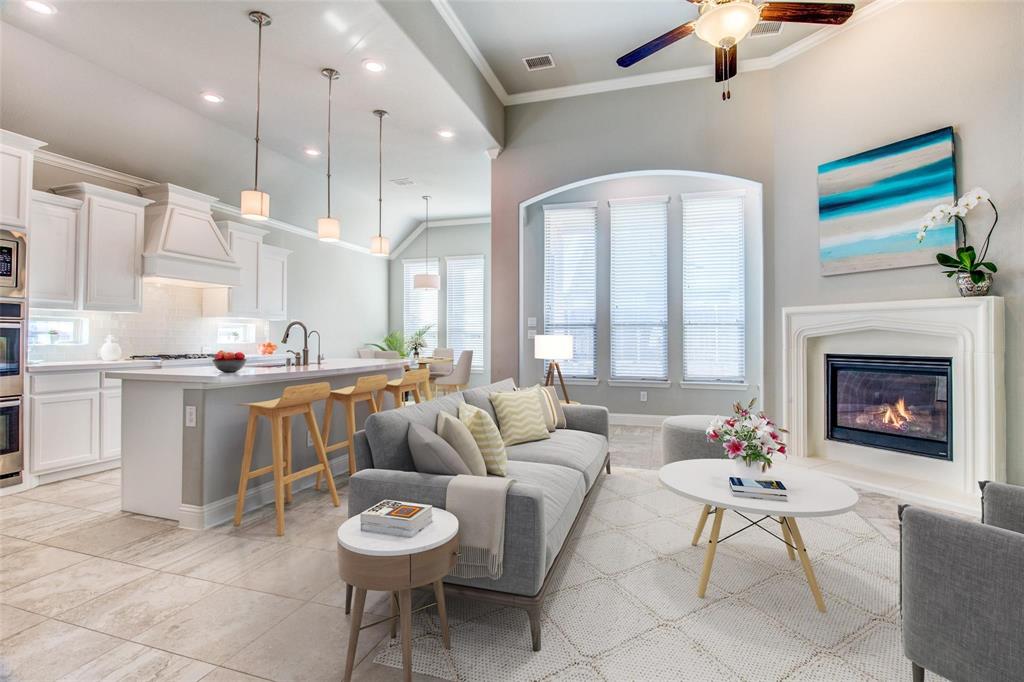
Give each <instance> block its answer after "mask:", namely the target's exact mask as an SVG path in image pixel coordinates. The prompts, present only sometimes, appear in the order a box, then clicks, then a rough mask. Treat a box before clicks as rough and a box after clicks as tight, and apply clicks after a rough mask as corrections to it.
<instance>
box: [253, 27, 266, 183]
mask: <svg viewBox="0 0 1024 682" xmlns="http://www.w3.org/2000/svg"><path fill="white" fill-rule="evenodd" d="M256 25H257V27H258V28H257V38H256V165H255V171H254V173H253V179H252V188H253V189H254V190H258V189H259V187H260V86H261V84H262V81H263V19H262V17H261V18H260V20H259V21H258V22H257V23H256Z"/></svg>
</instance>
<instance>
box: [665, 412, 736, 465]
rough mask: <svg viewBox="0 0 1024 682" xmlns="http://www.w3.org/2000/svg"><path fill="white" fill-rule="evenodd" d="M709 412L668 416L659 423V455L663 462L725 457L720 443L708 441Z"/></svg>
mask: <svg viewBox="0 0 1024 682" xmlns="http://www.w3.org/2000/svg"><path fill="white" fill-rule="evenodd" d="M712 419H714V415H710V414H684V415H680V416H678V417H669V418H668V419H666V420H665V421H663V422H662V423H661V456H662V458H663V460H664V463H665V464H669V463H670V462H679V461H681V460H684V459H714V458H720V457H725V451H724V450H723V449H722V445H721V443H709V442H708V437H707V433H706V432H707V428H708V424H710V423H711V420H712Z"/></svg>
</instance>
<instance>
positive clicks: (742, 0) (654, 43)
mask: <svg viewBox="0 0 1024 682" xmlns="http://www.w3.org/2000/svg"><path fill="white" fill-rule="evenodd" d="M689 2H691V3H693V4H695V5H699V6H700V16H699V17H697V18H696V19H694V20H693V21H688V22H686V23H685V24H682V25H680V26H676V27H675V28H674V29H672V30H671V31H669V32H668V33H664V34H662V35H660V36H658V37H657V38H655V39H654V40H651V41H650V42H647V43H644V44H643V45H641V46H640V47H638V48H636V49H635V50H633V51H632V52H627V53H626V54H624V55H622V56H621V57H619V58H618V59H617V60H615V61H616V63H617V64H618V65H619V66H621V67H622V68H627V67H630V66H632V65H633V64H636V63H637V62H638V61H640V60H641V59H645V58H647V57H650V56H651V55H652V54H654V53H655V52H657V51H658V50H661V49H662V48H665V47H668V46H669V45H671V44H672V43H674V42H676V41H677V40H681V39H682V38H685V37H686V36H688V35H690V34H691V33H696V34H697V37H698V38H700V39H701V40H703V41H704V42H706V43H708V44H709V45H711V46H712V47H714V48H715V82H716V83H720V82H723V81H724V83H725V84H724V85H723V90H722V99H723V100H726V99H731V97H732V92H731V91H730V90H729V83H728V82H729V79H730V78H732V77H733V76H735V75H736V43H738V42H740V41H741V40H743V39H744V38H745V37H747V34H749V33H750V31H751V30H752V29H753V28H754V26H756V25H757V23H758V22H759V21H784V22H795V23H801V24H832V25H838V24H842V23H845V22H846V20H847V19H849V18H850V16H851V15H852V14H853V10H854V6H853V4H852V3H831V2H771V1H769V2H763V3H761V4H754V2H753V0H689Z"/></svg>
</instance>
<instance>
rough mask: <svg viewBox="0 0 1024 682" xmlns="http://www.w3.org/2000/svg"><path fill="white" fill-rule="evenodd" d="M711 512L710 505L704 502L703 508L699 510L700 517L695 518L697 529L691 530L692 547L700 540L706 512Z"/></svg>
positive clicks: (706, 515) (706, 517)
mask: <svg viewBox="0 0 1024 682" xmlns="http://www.w3.org/2000/svg"><path fill="white" fill-rule="evenodd" d="M710 512H711V505H710V504H705V505H704V508H703V509H701V510H700V518H699V519H697V530H695V531H693V541H692V542H691V543H690V544H691V545H693V546H694V547H696V546H697V543H698V542H700V536H701V533H703V532H704V524H705V523H707V521H708V514H709V513H710Z"/></svg>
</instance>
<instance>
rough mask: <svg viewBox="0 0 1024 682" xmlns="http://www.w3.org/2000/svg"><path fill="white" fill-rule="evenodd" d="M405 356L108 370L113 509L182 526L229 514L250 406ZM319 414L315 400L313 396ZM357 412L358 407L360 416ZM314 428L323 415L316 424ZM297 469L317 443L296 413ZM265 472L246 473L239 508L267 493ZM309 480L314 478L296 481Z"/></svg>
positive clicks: (264, 460) (399, 364)
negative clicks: (113, 394) (116, 498)
mask: <svg viewBox="0 0 1024 682" xmlns="http://www.w3.org/2000/svg"><path fill="white" fill-rule="evenodd" d="M405 368H406V361H405V360H391V359H366V360H364V359H347V358H346V359H336V360H324V361H323V362H322V363H320V364H311V365H309V366H308V367H303V366H298V367H286V366H281V365H278V366H254V367H248V366H247V367H244V368H242V369H241V370H240V371H238V372H237V373H235V374H224V373H222V372H220V371H219V370H218V369H217V368H216V367H214V366H213V365H212V363H211V364H209V365H203V366H199V367H169V368H154V369H133V370H127V369H126V370H123V371H112V372H111V371H108V372H107V376H108V377H109V378H111V379H120V380H121V390H122V408H121V479H122V483H121V509H122V510H123V511H129V512H135V513H137V514H146V515H148V516H156V517H160V518H165V519H172V520H175V521H178V522H179V524H180V525H181V526H182V527H183V528H194V529H201V528H209V527H210V526H214V525H217V524H219V523H222V522H224V521H226V520H228V519H230V518H231V515H232V513H233V511H234V505H235V499H236V497H237V491H238V477H239V471H240V469H241V464H242V448H243V445H244V441H245V425H246V420H247V418H248V409H247V408H245V407H243V404H244V403H251V402H257V401H261V400H271V399H274V398H277V397H279V396H280V395H281V392H282V391H283V390H284V389H285V387H287V386H290V385H295V384H306V383H315V382H320V381H326V382H329V383H330V384H331V387H332V388H342V387H344V386H350V385H352V384H354V383H355V381H356V379H357V378H358V377H360V376H365V375H369V374H386V375H387V376H388V377H389V378H392V379H394V378H398V377H400V376H401V375H402V372H403V371H404V370H405ZM314 409H315V410H316V413H317V422H318V423H320V422H321V421H322V415H323V406H322V405H317V406H314ZM364 418H365V412H363V413H362V414H359V413H357V415H356V419H357V423H358V424H362V420H363V419H364ZM265 421H266V420H262V419H261V420H260V422H261V423H260V425H259V430H258V431H257V435H256V449H255V451H254V455H253V464H254V466H262V465H264V464H269V463H270V458H271V451H270V434H269V431H270V425H269V424H267V423H264V422H265ZM320 425H321V428H322V423H321V424H320ZM292 430H293V431H292V451H293V458H294V468H295V470H299V469H302V468H304V467H306V466H309V465H312V464H313V463H314V462H315V457H316V455H315V453H314V451H313V447H312V444H311V443H310V441H309V440H308V438H307V432H306V426H305V423H304V422H303V421H302V420H295V423H294V424H293V425H292ZM331 434H332V436H331V440H332V441H337V440H339V439H341V438H343V437H345V435H346V434H345V423H344V415H343V413H342V412H341V411H340V410H336V411H335V416H334V419H333V421H332V425H331ZM331 465H332V468H333V469H334V471H335V472H338V473H340V472H344V471H347V470H348V454H347V452H344V453H341V455H340V456H338V454H337V453H336V454H335V458H334V459H333V460H332V461H331ZM271 479H272V477H271V476H269V475H267V476H264V477H262V478H259V479H255V480H253V481H251V482H250V484H249V485H250V488H249V494H248V496H247V498H246V509H247V510H249V509H253V508H256V507H259V506H262V505H264V504H267V503H272V502H273V483H272V480H271ZM312 484H313V479H312V478H306V479H303V480H301V481H297V482H296V487H297V488H301V487H306V486H310V485H312Z"/></svg>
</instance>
